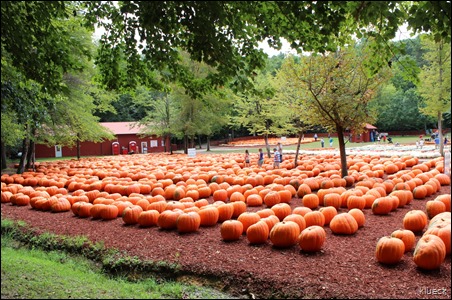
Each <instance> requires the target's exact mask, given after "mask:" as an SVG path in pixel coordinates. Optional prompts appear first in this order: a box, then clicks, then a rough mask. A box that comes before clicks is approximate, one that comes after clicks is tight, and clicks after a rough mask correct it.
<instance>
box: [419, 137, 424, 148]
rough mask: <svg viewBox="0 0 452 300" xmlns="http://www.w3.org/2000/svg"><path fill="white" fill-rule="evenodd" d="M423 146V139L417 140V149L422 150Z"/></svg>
mask: <svg viewBox="0 0 452 300" xmlns="http://www.w3.org/2000/svg"><path fill="white" fill-rule="evenodd" d="M423 146H424V139H420V140H419V148H421V149H422V147H423Z"/></svg>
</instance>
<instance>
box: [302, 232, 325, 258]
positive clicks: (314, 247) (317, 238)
mask: <svg viewBox="0 0 452 300" xmlns="http://www.w3.org/2000/svg"><path fill="white" fill-rule="evenodd" d="M325 240H326V232H325V229H323V227H320V226H317V225H313V226H310V227H307V228H305V229H304V230H303V231H301V233H300V236H299V237H298V245H299V246H300V248H301V250H302V251H305V252H316V251H320V250H321V249H322V247H323V245H324V243H325Z"/></svg>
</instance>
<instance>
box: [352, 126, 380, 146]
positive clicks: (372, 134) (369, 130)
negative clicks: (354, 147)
mask: <svg viewBox="0 0 452 300" xmlns="http://www.w3.org/2000/svg"><path fill="white" fill-rule="evenodd" d="M376 133H377V127H375V126H373V125H370V124H367V123H366V125H364V132H363V133H361V134H354V133H353V132H351V134H352V138H351V142H353V143H362V142H365V143H368V142H374V141H376V139H377V136H376Z"/></svg>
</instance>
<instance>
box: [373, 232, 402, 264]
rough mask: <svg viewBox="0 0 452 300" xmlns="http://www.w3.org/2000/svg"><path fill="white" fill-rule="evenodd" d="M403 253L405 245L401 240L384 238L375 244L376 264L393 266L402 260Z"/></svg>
mask: <svg viewBox="0 0 452 300" xmlns="http://www.w3.org/2000/svg"><path fill="white" fill-rule="evenodd" d="M404 253H405V244H404V243H403V242H402V240H401V239H398V238H395V237H390V236H384V237H382V238H380V239H379V240H378V242H377V246H376V248H375V257H376V259H377V261H378V262H380V263H382V264H387V265H394V264H396V263H398V262H399V261H401V260H402V257H403V254H404Z"/></svg>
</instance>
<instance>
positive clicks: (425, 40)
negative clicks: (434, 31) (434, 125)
mask: <svg viewBox="0 0 452 300" xmlns="http://www.w3.org/2000/svg"><path fill="white" fill-rule="evenodd" d="M421 43H422V46H423V47H424V48H425V49H426V50H427V52H426V53H425V54H424V59H425V60H426V61H427V62H428V64H426V65H424V66H423V67H422V70H421V73H420V75H419V77H420V80H419V83H418V92H419V94H420V95H421V96H422V97H423V100H424V101H423V102H422V105H421V107H420V110H421V111H422V112H423V113H424V114H426V115H430V116H436V118H437V120H438V131H439V135H440V141H442V140H443V134H442V128H443V125H442V123H443V122H442V114H443V113H446V112H450V93H451V89H450V80H451V78H450V73H451V68H450V44H448V43H445V42H444V40H441V39H440V40H436V41H433V40H432V38H431V37H430V36H422V37H421ZM440 153H441V155H443V156H444V144H443V143H440Z"/></svg>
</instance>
